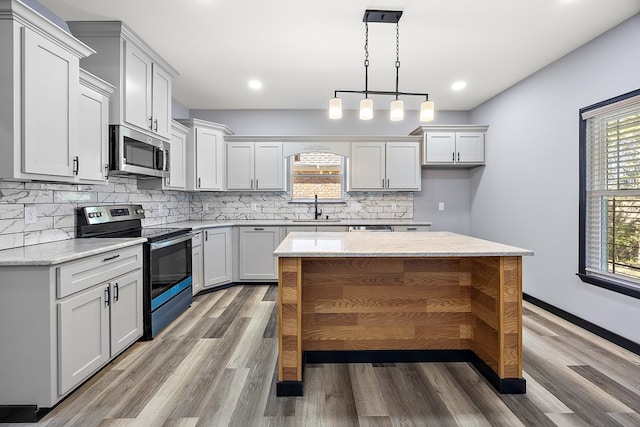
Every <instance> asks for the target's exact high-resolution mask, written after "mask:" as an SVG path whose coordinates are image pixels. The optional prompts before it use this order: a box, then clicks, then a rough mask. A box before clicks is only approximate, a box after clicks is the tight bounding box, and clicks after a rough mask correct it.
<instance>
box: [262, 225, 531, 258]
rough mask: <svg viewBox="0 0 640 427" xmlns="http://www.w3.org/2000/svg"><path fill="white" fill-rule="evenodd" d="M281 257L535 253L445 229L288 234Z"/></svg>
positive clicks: (279, 250) (442, 255)
mask: <svg viewBox="0 0 640 427" xmlns="http://www.w3.org/2000/svg"><path fill="white" fill-rule="evenodd" d="M274 255H275V256H281V257H476V256H525V255H533V252H532V251H530V250H527V249H521V248H517V247H515V246H508V245H503V244H501V243H496V242H491V241H489V240H482V239H477V238H475V237H470V236H465V235H462V234H456V233H450V232H446V231H429V232H413V233H381V232H357V233H347V232H322V233H306V232H305V233H296V232H293V233H289V235H288V236H287V237H286V238H285V239H284V240H283V241H282V243H281V244H280V246H278V247H277V248H276V250H275V251H274Z"/></svg>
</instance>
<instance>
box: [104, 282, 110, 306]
mask: <svg viewBox="0 0 640 427" xmlns="http://www.w3.org/2000/svg"><path fill="white" fill-rule="evenodd" d="M110 299H111V288H110V287H109V286H107V287H106V288H105V289H104V305H105V306H106V307H108V306H109V303H110V301H109V300H110Z"/></svg>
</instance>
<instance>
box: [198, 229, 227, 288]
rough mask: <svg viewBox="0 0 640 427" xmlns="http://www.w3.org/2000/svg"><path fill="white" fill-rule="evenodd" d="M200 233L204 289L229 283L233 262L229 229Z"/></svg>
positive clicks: (207, 230)
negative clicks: (201, 238) (201, 235)
mask: <svg viewBox="0 0 640 427" xmlns="http://www.w3.org/2000/svg"><path fill="white" fill-rule="evenodd" d="M202 233H203V243H202V248H203V250H202V255H203V260H204V262H203V266H204V280H203V286H204V288H205V289H206V288H210V287H213V286H219V285H224V284H227V283H229V282H231V278H232V262H233V252H232V250H231V247H232V243H231V227H219V228H209V229H206V230H203V231H202Z"/></svg>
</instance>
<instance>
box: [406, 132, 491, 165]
mask: <svg viewBox="0 0 640 427" xmlns="http://www.w3.org/2000/svg"><path fill="white" fill-rule="evenodd" d="M487 128H488V126H481V125H479V126H476V125H460V126H455V125H448V126H421V127H419V128H417V129H416V130H414V131H413V132H412V134H414V135H418V134H420V135H423V144H424V147H423V156H422V164H423V165H426V166H440V167H442V166H453V167H473V166H480V165H484V159H485V157H484V151H485V135H486V131H487Z"/></svg>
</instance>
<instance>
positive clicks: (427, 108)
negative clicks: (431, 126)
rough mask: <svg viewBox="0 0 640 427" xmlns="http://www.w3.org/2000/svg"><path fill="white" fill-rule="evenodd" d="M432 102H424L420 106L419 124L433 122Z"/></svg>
mask: <svg viewBox="0 0 640 427" xmlns="http://www.w3.org/2000/svg"><path fill="white" fill-rule="evenodd" d="M433 110H434V106H433V102H432V101H424V102H423V103H422V104H420V121H421V122H430V121H432V120H433Z"/></svg>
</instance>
